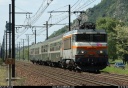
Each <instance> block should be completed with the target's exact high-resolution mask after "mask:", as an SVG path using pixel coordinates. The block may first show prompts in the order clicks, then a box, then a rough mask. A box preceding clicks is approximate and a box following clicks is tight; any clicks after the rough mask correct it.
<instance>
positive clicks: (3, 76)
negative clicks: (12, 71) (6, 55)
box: [0, 66, 7, 86]
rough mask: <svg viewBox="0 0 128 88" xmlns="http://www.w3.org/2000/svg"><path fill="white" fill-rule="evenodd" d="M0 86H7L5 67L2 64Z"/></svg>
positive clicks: (0, 67)
mask: <svg viewBox="0 0 128 88" xmlns="http://www.w3.org/2000/svg"><path fill="white" fill-rule="evenodd" d="M0 86H7V82H6V68H5V67H4V66H0Z"/></svg>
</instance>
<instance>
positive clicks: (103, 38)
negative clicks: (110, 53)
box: [93, 34, 107, 42]
mask: <svg viewBox="0 0 128 88" xmlns="http://www.w3.org/2000/svg"><path fill="white" fill-rule="evenodd" d="M106 41H107V35H106V34H93V42H106Z"/></svg>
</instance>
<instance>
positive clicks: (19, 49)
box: [19, 42, 20, 60]
mask: <svg viewBox="0 0 128 88" xmlns="http://www.w3.org/2000/svg"><path fill="white" fill-rule="evenodd" d="M19 60H20V42H19Z"/></svg>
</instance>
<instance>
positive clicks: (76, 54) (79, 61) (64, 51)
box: [30, 22, 108, 71]
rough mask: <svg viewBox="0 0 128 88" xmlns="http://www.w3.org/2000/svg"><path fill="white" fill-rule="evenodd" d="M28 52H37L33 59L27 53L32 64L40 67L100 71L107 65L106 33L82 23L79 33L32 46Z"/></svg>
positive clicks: (65, 34) (63, 35)
mask: <svg viewBox="0 0 128 88" xmlns="http://www.w3.org/2000/svg"><path fill="white" fill-rule="evenodd" d="M34 46H35V47H34ZM30 49H31V50H36V51H37V49H38V53H36V55H35V54H31V53H30V56H31V58H33V59H31V61H32V62H36V63H39V64H44V63H47V64H48V65H52V66H53V65H58V66H61V67H62V68H70V69H81V70H91V71H99V70H102V69H104V68H105V67H106V66H107V63H108V51H107V49H108V46H107V33H106V31H105V30H96V29H95V25H94V24H93V23H90V22H85V23H84V24H83V25H81V26H80V27H79V28H78V29H75V30H72V31H69V32H67V33H64V34H62V35H59V36H57V37H54V38H52V39H49V40H46V41H44V42H42V43H40V44H38V45H33V46H31V48H30Z"/></svg>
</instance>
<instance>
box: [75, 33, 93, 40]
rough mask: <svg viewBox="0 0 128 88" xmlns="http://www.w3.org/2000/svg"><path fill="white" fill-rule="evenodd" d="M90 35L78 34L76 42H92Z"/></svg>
mask: <svg viewBox="0 0 128 88" xmlns="http://www.w3.org/2000/svg"><path fill="white" fill-rule="evenodd" d="M90 38H91V36H90V34H77V35H76V42H90Z"/></svg>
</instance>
